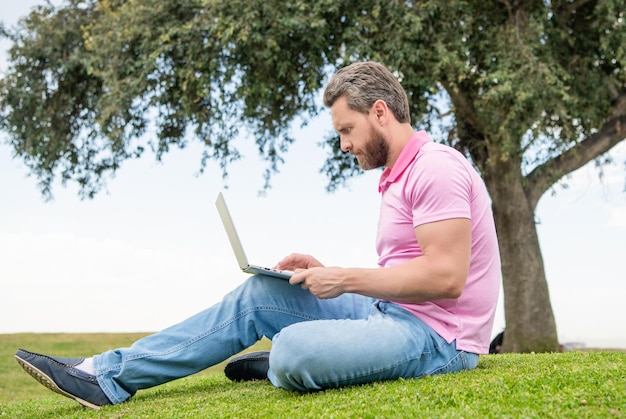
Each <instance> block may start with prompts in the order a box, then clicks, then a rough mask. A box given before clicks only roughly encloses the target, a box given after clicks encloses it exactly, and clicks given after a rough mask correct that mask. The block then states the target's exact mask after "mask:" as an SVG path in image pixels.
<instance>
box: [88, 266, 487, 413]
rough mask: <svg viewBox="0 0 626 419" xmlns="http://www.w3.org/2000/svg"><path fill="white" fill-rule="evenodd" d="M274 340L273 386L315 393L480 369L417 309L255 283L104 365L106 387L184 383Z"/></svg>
mask: <svg viewBox="0 0 626 419" xmlns="http://www.w3.org/2000/svg"><path fill="white" fill-rule="evenodd" d="M263 336H266V337H267V338H269V339H272V349H271V353H270V370H269V372H268V378H269V379H270V381H271V382H272V384H274V385H275V386H277V387H282V388H285V389H289V390H300V391H313V390H321V389H325V388H333V387H341V386H347V385H353V384H361V383H367V382H372V381H381V380H393V379H397V378H400V377H404V378H410V377H419V376H422V375H428V374H439V373H445V372H453V371H460V370H463V369H472V368H475V367H476V365H477V364H478V355H476V354H471V353H466V352H463V351H457V350H456V346H455V342H454V341H453V342H451V343H447V342H446V341H445V340H444V339H443V338H442V337H441V336H439V335H438V334H437V333H435V332H434V331H433V330H432V329H431V328H430V327H428V326H427V325H426V324H424V323H423V322H422V321H421V320H419V319H418V318H417V317H415V316H414V315H413V314H411V313H410V312H408V311H407V310H405V309H403V308H401V307H399V306H397V305H395V304H393V303H388V302H381V301H378V300H375V299H373V298H369V297H364V296H360V295H355V294H344V295H342V296H340V297H338V298H334V299H329V300H321V299H318V298H316V297H315V296H313V295H312V294H311V293H310V292H309V291H306V290H303V289H302V288H301V287H300V286H298V285H295V286H294V285H290V284H289V283H288V282H287V281H285V280H282V279H276V278H271V277H267V276H262V275H255V276H252V277H250V278H249V279H248V280H247V281H246V282H245V283H244V284H243V285H241V286H240V287H238V288H237V289H235V290H234V291H232V292H231V293H229V294H228V295H227V296H226V297H224V300H223V301H222V302H220V303H218V304H216V305H214V306H213V307H210V308H208V309H206V310H204V311H202V312H200V313H198V314H196V315H195V316H192V317H190V318H188V319H187V320H184V321H183V322H181V323H179V324H177V325H175V326H172V327H169V328H167V329H164V330H163V331H161V332H158V333H156V334H153V335H150V336H147V337H145V338H143V339H140V340H138V341H136V342H135V343H134V344H133V345H132V346H131V347H130V348H121V349H116V350H111V351H107V352H104V353H102V354H100V355H97V356H95V357H94V366H95V368H96V375H97V379H98V383H99V384H100V386H101V387H102V389H103V391H104V392H105V394H106V395H107V397H108V398H109V399H110V400H111V402H113V403H121V402H123V401H124V400H126V399H128V398H130V397H131V396H132V395H133V394H135V393H136V391H137V390H139V389H144V388H149V387H153V386H156V385H159V384H163V383H165V382H168V381H171V380H174V379H177V378H181V377H184V376H187V375H190V374H193V373H196V372H198V371H201V370H203V369H205V368H208V367H210V366H212V365H215V364H217V363H219V362H222V361H224V360H225V359H227V358H228V357H230V356H232V355H234V354H236V353H238V352H240V351H241V350H243V349H245V348H247V347H249V346H251V345H253V344H254V343H255V342H257V341H258V340H259V339H260V338H261V337H263Z"/></svg>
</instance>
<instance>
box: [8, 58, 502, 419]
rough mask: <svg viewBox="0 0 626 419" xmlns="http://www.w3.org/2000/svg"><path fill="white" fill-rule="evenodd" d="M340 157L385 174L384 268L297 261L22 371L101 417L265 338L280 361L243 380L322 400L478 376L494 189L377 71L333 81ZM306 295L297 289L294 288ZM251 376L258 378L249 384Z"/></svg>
mask: <svg viewBox="0 0 626 419" xmlns="http://www.w3.org/2000/svg"><path fill="white" fill-rule="evenodd" d="M324 103H325V105H326V106H328V107H329V108H330V110H331V113H332V119H333V125H334V128H335V129H336V131H337V132H338V134H339V137H340V141H341V148H342V150H343V151H344V152H350V153H351V154H353V155H354V156H355V157H356V158H357V159H358V162H359V165H360V166H361V167H362V168H363V169H364V170H369V169H374V168H377V167H385V169H384V172H383V173H382V176H381V179H380V183H379V192H380V193H381V199H382V202H381V209H380V218H379V223H378V235H377V240H376V248H377V251H378V255H379V261H378V262H379V268H375V269H364V268H339V267H324V266H323V265H322V264H321V263H320V262H319V261H317V260H316V259H315V258H313V257H312V256H308V255H301V254H292V255H289V256H287V257H286V258H284V259H283V260H281V261H280V262H278V264H277V266H276V267H277V268H279V269H285V270H292V271H295V274H294V275H293V277H291V279H290V280H289V281H285V280H281V279H275V278H271V277H267V276H262V275H255V276H252V277H250V278H249V279H248V281H246V282H245V283H244V284H243V285H242V286H240V287H238V288H237V289H235V290H234V291H232V292H231V293H229V294H228V295H227V296H226V297H224V300H223V301H222V302H221V303H218V304H216V305H215V306H213V307H210V308H208V309H206V310H205V311H203V312H201V313H199V314H197V315H195V316H193V317H191V318H189V319H187V320H185V321H183V322H182V323H180V324H177V325H175V326H172V327H170V328H168V329H165V330H163V331H161V332H159V333H156V334H154V335H151V336H148V337H145V338H143V339H140V340H139V341H137V342H135V344H134V345H133V346H132V347H131V348H121V349H116V350H111V351H107V352H104V353H102V354H99V355H96V356H94V357H92V358H87V359H83V358H76V359H73V358H71V359H59V358H53V357H48V356H45V355H39V354H35V353H32V352H28V351H25V350H21V349H20V350H19V351H18V352H17V354H16V358H17V360H18V362H19V363H20V364H21V365H22V366H23V367H24V368H25V369H26V371H28V372H29V373H30V374H31V375H33V376H34V377H35V378H36V379H37V380H39V381H40V382H41V383H42V384H44V385H45V386H47V387H48V388H50V389H52V390H54V391H56V392H58V393H60V394H62V395H65V396H67V397H70V398H72V399H75V400H76V401H78V402H79V403H80V404H82V405H84V406H88V407H92V408H98V407H99V406H102V405H106V404H116V403H121V402H123V401H125V400H127V399H129V398H130V397H132V396H133V395H134V394H135V393H136V391H137V390H139V389H144V388H148V387H152V386H156V385H159V384H162V383H165V382H167V381H170V380H173V379H176V378H180V377H184V376H187V375H189V374H193V373H195V372H198V371H201V370H203V369H205V368H207V367H209V366H211V365H215V364H217V363H219V362H221V361H223V360H225V359H227V358H228V357H230V356H232V355H234V354H236V353H238V352H240V351H241V350H242V349H244V348H246V347H248V346H250V345H252V344H254V343H255V342H256V341H257V340H258V339H260V338H261V337H263V336H266V337H268V338H270V339H272V350H271V352H270V354H269V356H268V358H269V362H265V363H263V362H261V363H260V364H259V363H257V364H255V365H256V367H258V366H259V365H261V371H260V372H259V371H258V368H257V369H256V370H255V368H256V367H255V366H253V367H252V371H253V372H254V373H251V372H250V368H249V367H251V364H250V365H247V363H248V361H249V362H250V363H254V362H256V361H257V360H258V359H257V358H254V359H252V358H245V357H244V358H241V359H239V360H238V361H237V362H235V363H232V364H231V367H233V368H235V369H237V368H238V369H239V371H238V372H239V375H237V374H235V375H236V376H238V377H240V378H243V379H247V378H254V377H258V376H260V377H267V378H268V379H269V380H270V381H271V383H272V384H273V385H275V386H278V387H282V388H285V389H289V390H299V391H314V390H321V389H326V388H333V387H340V386H346V385H354V384H361V383H367V382H372V381H379V380H392V379H397V378H400V377H404V378H410V377H420V376H423V375H429V374H439V373H446V372H454V371H460V370H469V369H472V368H475V367H476V365H477V364H478V355H479V354H482V353H487V352H488V348H489V340H490V334H491V330H492V325H493V318H494V313H495V307H496V301H497V297H498V291H499V286H500V259H499V252H498V244H497V239H496V232H495V227H494V223H493V216H492V213H491V208H490V203H489V199H488V195H487V192H486V189H485V186H484V184H483V182H482V180H481V179H480V177H479V176H478V174H477V172H476V171H475V170H474V169H473V168H472V166H471V165H470V164H469V163H468V162H467V160H466V159H465V158H464V157H463V156H462V155H461V154H459V153H458V152H456V151H455V150H453V149H452V148H450V147H446V146H443V145H440V144H436V143H434V142H432V141H431V140H430V138H429V137H428V135H427V134H426V133H425V132H423V131H421V132H414V130H413V128H412V126H411V123H410V120H409V105H408V99H407V96H406V93H405V92H404V90H403V89H402V87H401V85H400V84H399V82H398V81H397V80H396V78H395V77H394V76H393V74H392V73H391V72H390V71H389V70H388V69H387V68H385V67H384V66H383V65H381V64H378V63H374V62H364V63H355V64H352V65H349V66H347V67H345V68H343V69H341V70H340V71H339V72H337V74H335V75H334V77H333V78H332V80H331V81H330V83H329V84H328V86H327V87H326V89H325V92H324ZM297 285H300V286H297ZM246 374H249V375H246Z"/></svg>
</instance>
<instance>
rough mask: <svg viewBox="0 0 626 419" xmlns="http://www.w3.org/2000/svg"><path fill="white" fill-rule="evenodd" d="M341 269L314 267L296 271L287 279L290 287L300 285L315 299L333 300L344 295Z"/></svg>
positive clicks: (342, 271)
mask: <svg viewBox="0 0 626 419" xmlns="http://www.w3.org/2000/svg"><path fill="white" fill-rule="evenodd" d="M345 271H346V270H345V269H343V268H324V267H314V268H310V269H297V270H296V273H295V274H294V275H293V276H292V277H291V278H290V279H289V283H290V284H292V285H295V284H300V286H301V287H302V288H304V289H305V290H309V292H310V293H311V294H313V295H315V296H316V297H317V298H335V297H338V296H340V295H341V294H343V293H344V290H343V277H344V273H345Z"/></svg>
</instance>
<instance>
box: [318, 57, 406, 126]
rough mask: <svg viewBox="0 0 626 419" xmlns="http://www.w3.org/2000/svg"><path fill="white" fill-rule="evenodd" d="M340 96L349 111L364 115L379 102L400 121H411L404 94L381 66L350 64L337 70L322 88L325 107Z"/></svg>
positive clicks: (331, 104)
mask: <svg viewBox="0 0 626 419" xmlns="http://www.w3.org/2000/svg"><path fill="white" fill-rule="evenodd" d="M342 96H345V97H346V100H347V102H348V107H349V108H350V109H352V110H354V111H357V112H361V113H365V114H366V113H368V112H369V110H370V109H371V107H372V105H373V104H374V102H376V101H377V100H382V101H384V102H385V103H386V104H387V107H388V108H389V109H390V110H391V112H392V113H393V115H394V116H395V117H396V119H397V120H398V121H399V122H402V123H405V122H406V123H410V122H411V117H410V115H409V99H408V97H407V95H406V92H405V91H404V89H403V88H402V86H401V85H400V82H399V81H398V79H397V78H396V77H395V76H394V75H393V74H392V73H391V71H389V70H388V69H387V67H385V66H384V65H382V64H380V63H377V62H374V61H367V62H359V63H353V64H350V65H348V66H346V67H344V68H342V69H341V70H339V71H338V72H337V73H336V74H335V75H334V76H333V77H332V79H331V80H330V82H329V83H328V85H327V86H326V89H324V105H326V106H327V107H329V108H330V107H331V106H333V104H334V103H335V101H337V99H339V98H340V97H342Z"/></svg>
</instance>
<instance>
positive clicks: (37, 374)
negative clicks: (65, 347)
mask: <svg viewBox="0 0 626 419" xmlns="http://www.w3.org/2000/svg"><path fill="white" fill-rule="evenodd" d="M15 359H16V360H17V362H18V364H20V365H21V366H22V368H24V371H26V372H27V373H28V374H30V376H31V377H33V378H34V379H35V380H37V381H38V382H39V383H40V384H41V385H43V386H44V387H46V388H48V389H49V390H52V391H54V392H55V393H57V394H60V395H61V396H65V397H67V398H70V399H72V400H74V401H76V402H78V403H79V404H80V405H81V406H84V407H89V408H90V409H95V410H99V409H100V408H101V407H102V406H98V405H97V404H93V403H90V402H88V401H87V400H83V399H81V398H80V397H77V396H74V395H73V394H70V393H68V392H67V391H65V390H63V389H62V388H60V387H59V386H57V384H56V383H55V382H54V380H53V379H52V378H50V377H48V376H47V375H46V374H45V373H44V372H43V371H41V370H40V369H38V368H37V367H35V366H34V365H32V364H30V363H29V362H27V361H25V360H23V359H22V358H20V357H19V356H17V355H15Z"/></svg>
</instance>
